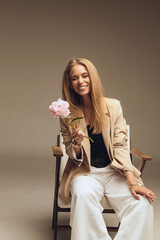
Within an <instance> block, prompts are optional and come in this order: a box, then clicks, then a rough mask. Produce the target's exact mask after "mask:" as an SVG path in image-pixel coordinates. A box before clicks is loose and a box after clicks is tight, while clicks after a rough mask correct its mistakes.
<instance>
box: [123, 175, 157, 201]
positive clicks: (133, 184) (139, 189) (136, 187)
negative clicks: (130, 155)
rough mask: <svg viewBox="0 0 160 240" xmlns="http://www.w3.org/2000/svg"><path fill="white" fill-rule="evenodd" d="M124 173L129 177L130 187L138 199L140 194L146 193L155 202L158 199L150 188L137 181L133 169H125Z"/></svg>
mask: <svg viewBox="0 0 160 240" xmlns="http://www.w3.org/2000/svg"><path fill="white" fill-rule="evenodd" d="M124 174H125V176H126V178H127V181H128V186H129V189H130V191H131V193H132V195H133V196H134V197H135V198H136V199H138V200H140V196H139V194H140V195H145V196H146V197H147V198H148V199H149V200H152V201H153V202H155V201H156V196H155V194H154V193H153V192H152V191H151V190H150V189H148V188H146V187H144V186H142V185H141V184H139V183H138V182H137V181H136V179H135V176H134V173H133V172H132V171H124Z"/></svg>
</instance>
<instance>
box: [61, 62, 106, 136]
mask: <svg viewBox="0 0 160 240" xmlns="http://www.w3.org/2000/svg"><path fill="white" fill-rule="evenodd" d="M76 64H80V65H83V66H84V67H85V68H86V70H87V71H88V74H89V77H90V81H91V91H90V98H91V102H92V105H93V113H92V114H93V115H92V120H91V124H90V125H91V128H92V127H93V133H97V134H98V133H101V132H102V129H103V125H104V109H105V108H104V96H103V90H102V84H101V81H100V78H99V75H98V72H97V70H96V68H95V66H94V65H93V64H92V63H91V62H90V61H89V60H87V59H85V58H77V59H72V60H70V61H69V63H68V64H67V67H66V68H65V70H64V74H63V82H62V96H63V99H64V100H65V101H67V102H68V103H69V105H70V110H71V114H72V115H73V114H74V113H75V112H76V113H77V112H78V109H79V108H82V97H81V96H80V95H78V94H77V93H76V92H75V91H74V90H73V89H72V85H71V79H70V70H71V69H72V67H74V66H75V65H76Z"/></svg>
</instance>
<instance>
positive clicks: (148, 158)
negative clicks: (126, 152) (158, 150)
mask: <svg viewBox="0 0 160 240" xmlns="http://www.w3.org/2000/svg"><path fill="white" fill-rule="evenodd" d="M131 153H132V154H133V155H134V156H136V157H138V158H140V159H143V160H146V161H151V160H152V158H151V157H150V156H148V155H146V154H144V153H142V152H140V151H138V150H137V149H134V148H132V149H131Z"/></svg>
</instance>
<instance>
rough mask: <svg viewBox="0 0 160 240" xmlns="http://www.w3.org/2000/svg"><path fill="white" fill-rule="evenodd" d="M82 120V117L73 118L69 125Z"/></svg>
mask: <svg viewBox="0 0 160 240" xmlns="http://www.w3.org/2000/svg"><path fill="white" fill-rule="evenodd" d="M83 118H84V117H78V118H74V119H72V121H71V124H72V123H73V122H75V121H78V120H81V119H83Z"/></svg>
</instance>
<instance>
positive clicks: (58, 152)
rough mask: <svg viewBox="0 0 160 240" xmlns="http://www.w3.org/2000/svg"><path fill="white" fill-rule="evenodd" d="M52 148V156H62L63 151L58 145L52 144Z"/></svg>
mask: <svg viewBox="0 0 160 240" xmlns="http://www.w3.org/2000/svg"><path fill="white" fill-rule="evenodd" d="M52 150H53V156H55V157H62V156H63V152H62V149H61V148H60V147H57V146H52Z"/></svg>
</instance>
